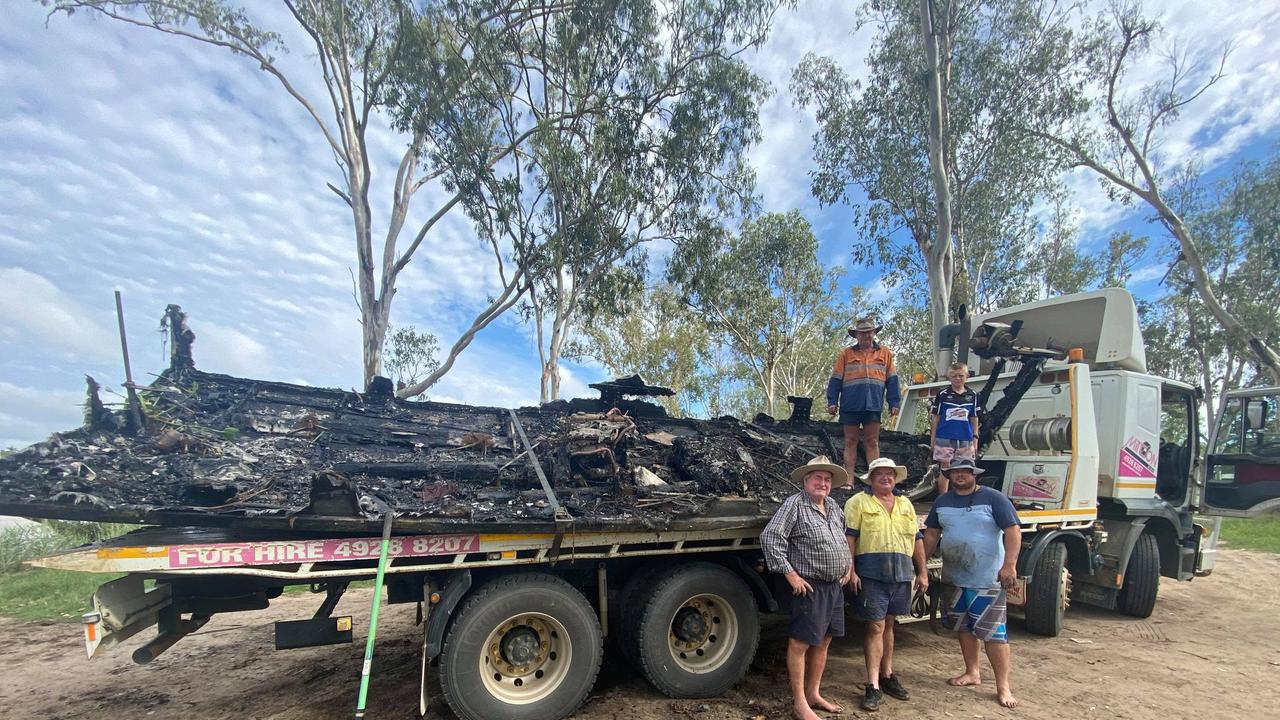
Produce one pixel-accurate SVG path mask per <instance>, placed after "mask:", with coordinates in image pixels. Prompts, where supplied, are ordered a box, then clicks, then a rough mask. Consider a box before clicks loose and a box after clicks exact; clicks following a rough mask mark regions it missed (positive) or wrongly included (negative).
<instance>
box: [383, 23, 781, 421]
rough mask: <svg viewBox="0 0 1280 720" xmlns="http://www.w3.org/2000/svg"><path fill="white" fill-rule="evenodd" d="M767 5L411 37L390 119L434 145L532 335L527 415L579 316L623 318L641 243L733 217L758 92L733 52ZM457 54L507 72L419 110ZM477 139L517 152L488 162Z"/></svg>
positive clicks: (642, 267) (761, 33) (637, 274)
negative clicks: (533, 362) (503, 267)
mask: <svg viewBox="0 0 1280 720" xmlns="http://www.w3.org/2000/svg"><path fill="white" fill-rule="evenodd" d="M778 5H779V3H778V2H770V1H764V0H751V1H748V2H738V1H736V0H735V1H730V0H679V1H678V2H655V0H625V1H614V0H595V1H592V2H579V3H576V4H575V5H574V7H573V10H572V12H568V13H558V14H545V15H543V16H540V17H537V18H534V19H532V20H531V21H530V22H529V23H527V24H525V25H522V26H518V27H517V26H499V27H494V26H492V25H484V26H481V25H475V24H470V25H467V26H465V27H461V28H458V27H454V26H450V25H446V24H444V23H435V24H428V25H425V26H424V30H425V32H424V34H423V36H422V38H421V39H420V40H419V41H417V42H415V43H414V44H413V46H412V48H411V52H406V53H405V54H404V56H403V57H404V61H403V63H404V71H403V72H400V73H398V74H397V79H398V81H399V84H398V85H397V87H396V92H397V94H398V95H399V97H400V98H401V102H402V103H403V106H404V108H405V111H404V112H402V113H400V114H399V116H398V117H399V121H400V123H401V124H402V125H403V126H404V127H405V128H406V129H411V130H412V131H414V132H416V133H421V134H423V135H425V136H426V137H428V138H431V139H432V140H433V141H434V145H435V147H436V148H438V149H439V157H438V158H437V159H436V163H437V164H438V165H439V166H441V167H444V168H446V170H445V178H446V180H447V182H448V183H449V184H450V185H451V186H456V187H459V188H462V189H463V199H462V203H463V205H464V206H465V208H466V211H467V213H468V215H469V216H470V217H471V218H472V219H473V220H474V222H475V227H476V230H477V233H478V234H479V235H480V237H481V238H483V239H484V240H485V241H486V242H488V243H489V244H490V245H491V246H492V247H493V248H494V249H495V255H496V256H497V258H498V261H499V262H500V263H503V262H505V263H506V264H507V268H508V270H507V271H505V272H504V273H503V275H502V278H501V281H502V283H503V295H504V297H505V298H506V299H505V300H504V302H505V303H507V304H512V303H515V302H517V300H518V302H519V303H520V304H521V309H522V310H523V312H524V314H525V316H526V317H527V318H528V319H529V320H530V321H531V322H532V324H533V326H534V333H535V341H536V343H537V347H538V353H539V360H540V364H541V367H542V381H541V398H542V400H543V401H544V402H545V401H548V400H553V399H555V398H557V397H558V395H559V383H560V373H559V362H560V358H561V356H562V354H563V352H564V348H565V345H566V343H567V342H568V341H569V340H570V339H571V338H572V335H573V332H574V329H575V327H576V326H577V324H578V323H580V318H581V317H582V316H583V315H584V314H585V315H590V316H594V317H597V318H598V317H601V316H605V315H609V314H617V313H621V312H623V311H624V310H625V305H626V303H627V302H629V301H630V299H631V298H633V297H634V295H635V293H636V292H637V291H638V289H639V288H640V286H641V285H642V283H643V279H644V275H645V271H646V269H647V265H648V263H647V258H646V256H645V254H644V246H645V245H646V244H647V243H651V242H653V241H656V240H665V241H678V240H680V239H681V238H684V237H686V236H688V235H689V234H690V233H692V232H695V231H696V230H697V228H699V227H701V226H703V225H705V224H708V223H711V222H718V221H720V220H721V219H723V217H724V216H726V215H729V214H732V213H735V212H740V211H741V210H742V209H743V208H744V207H745V206H747V205H748V204H749V202H750V199H751V185H752V177H751V174H750V172H748V170H747V165H746V163H745V155H744V154H745V151H746V149H747V148H748V147H749V146H750V145H751V144H752V143H753V142H755V141H756V140H757V139H758V137H759V128H758V121H757V107H758V105H759V103H760V102H761V100H762V99H763V97H764V94H765V93H766V91H767V86H766V85H765V83H764V82H763V81H761V80H760V79H758V78H757V77H755V76H754V75H753V74H752V73H751V72H750V70H749V69H748V68H747V66H746V65H745V63H744V62H743V61H742V59H741V55H742V53H743V52H745V51H746V50H748V49H750V48H752V47H754V46H756V45H758V44H759V43H760V42H762V41H763V40H764V38H765V37H766V34H767V32H768V29H769V23H770V21H771V19H772V15H773V13H774V11H775V10H776V9H777V7H778ZM473 31H474V34H472V33H473ZM468 52H475V53H479V52H492V53H494V54H495V56H496V57H501V58H507V59H508V60H507V63H506V64H505V65H504V66H501V67H497V64H496V63H494V64H492V65H494V67H495V69H494V70H492V71H491V72H489V73H488V76H487V82H488V83H489V84H488V86H486V87H484V88H482V89H477V90H473V91H471V92H468V94H467V95H466V97H465V98H462V99H461V100H460V101H459V102H457V103H455V104H454V105H453V106H452V107H451V108H449V111H448V112H437V111H432V108H431V105H430V100H431V98H435V97H442V96H445V95H448V94H449V93H450V85H449V84H450V82H452V81H451V77H452V75H453V74H454V72H453V70H452V69H451V68H452V67H453V65H454V64H457V63H461V62H462V60H461V59H462V58H466V57H467V53H468ZM489 65H490V64H486V67H488V66H489ZM421 108H427V109H428V112H420V111H419V110H420V109H421ZM524 138H529V141H528V142H524ZM477 143H478V144H480V145H482V146H484V145H488V146H492V147H516V148H518V149H517V150H515V151H514V152H512V153H511V154H510V155H509V156H505V157H502V158H501V159H500V161H499V162H496V163H495V162H490V161H489V160H488V157H489V156H487V155H484V154H476V153H475V152H474V150H473V146H474V145H475V144H477ZM452 357H453V353H451V354H450V356H449V357H446V359H445V360H444V362H443V363H442V365H441V367H440V368H439V370H438V371H437V372H436V373H434V374H432V375H429V376H427V377H426V378H425V379H424V380H423V381H422V382H421V383H419V384H418V386H415V388H417V387H427V386H429V385H430V384H431V383H432V382H434V381H435V380H436V379H437V378H438V377H439V376H440V375H443V373H444V372H446V371H447V370H448V369H449V366H450V364H451V361H452ZM415 388H410V390H412V389H415Z"/></svg>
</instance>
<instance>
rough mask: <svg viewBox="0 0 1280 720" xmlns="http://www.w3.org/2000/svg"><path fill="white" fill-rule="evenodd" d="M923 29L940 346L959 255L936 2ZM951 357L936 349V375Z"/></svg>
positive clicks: (930, 258) (923, 1) (931, 247)
mask: <svg viewBox="0 0 1280 720" xmlns="http://www.w3.org/2000/svg"><path fill="white" fill-rule="evenodd" d="M920 30H921V35H922V37H923V40H924V51H925V60H926V64H927V68H928V70H927V72H928V93H927V97H928V103H929V170H930V176H931V179H932V181H933V192H934V202H935V205H936V208H937V210H936V214H937V222H936V224H935V227H934V231H935V235H934V237H933V239H932V241H930V242H929V244H928V246H927V247H926V248H922V249H923V250H924V256H925V265H926V267H927V268H928V273H927V274H928V278H929V317H930V319H931V321H932V323H931V325H932V331H933V337H932V338H931V339H930V345H932V346H933V347H934V348H935V349H936V348H937V342H938V335H939V333H940V332H941V330H942V328H943V327H944V326H945V325H946V324H947V323H948V321H949V320H950V314H951V313H950V301H951V280H952V274H953V272H954V261H955V256H954V255H953V254H952V246H951V183H950V173H949V172H948V170H947V166H946V160H945V151H944V148H943V129H944V125H943V116H944V114H945V112H946V111H945V109H944V105H945V103H946V98H945V97H943V95H942V78H941V76H940V72H941V70H940V66H939V52H938V38H937V35H936V34H935V33H934V19H933V3H932V1H931V0H920ZM949 364H950V360H949V358H948V357H947V353H945V352H943V351H941V350H935V353H934V366H935V370H936V376H937V377H942V376H943V375H945V374H946V372H947V365H949Z"/></svg>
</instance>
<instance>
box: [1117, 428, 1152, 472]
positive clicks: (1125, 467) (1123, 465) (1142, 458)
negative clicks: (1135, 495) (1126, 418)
mask: <svg viewBox="0 0 1280 720" xmlns="http://www.w3.org/2000/svg"><path fill="white" fill-rule="evenodd" d="M1119 474H1120V476H1121V477H1138V478H1153V477H1155V476H1156V457H1155V453H1153V452H1151V443H1149V442H1146V441H1145V440H1139V439H1138V438H1135V437H1131V438H1129V440H1128V441H1127V442H1126V443H1125V444H1124V447H1123V448H1122V449H1121V450H1120V473H1119Z"/></svg>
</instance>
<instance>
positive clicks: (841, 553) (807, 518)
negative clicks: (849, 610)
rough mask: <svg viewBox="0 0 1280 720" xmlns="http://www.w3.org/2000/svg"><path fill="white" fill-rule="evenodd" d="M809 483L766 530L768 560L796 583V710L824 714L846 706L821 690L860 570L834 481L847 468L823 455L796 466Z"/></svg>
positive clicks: (792, 664)
mask: <svg viewBox="0 0 1280 720" xmlns="http://www.w3.org/2000/svg"><path fill="white" fill-rule="evenodd" d="M791 479H792V480H794V481H796V482H797V483H802V484H803V486H804V490H803V491H801V492H798V493H796V494H795V495H792V496H791V497H789V498H787V499H786V500H784V501H783V503H782V506H781V507H779V508H778V511H777V512H775V513H774V514H773V518H772V519H770V520H769V524H768V525H767V526H766V527H765V529H764V531H763V532H761V533H760V545H761V548H762V549H763V550H764V558H765V563H766V564H767V565H768V566H769V569H770V570H772V571H773V572H776V573H780V574H781V575H782V576H783V577H784V578H786V580H787V584H788V585H790V586H791V594H792V596H793V597H792V599H791V625H790V627H789V628H788V635H790V639H789V640H788V642H787V677H788V678H789V680H790V683H791V699H792V704H793V707H792V710H793V712H794V713H795V716H796V717H797V718H799V719H800V720H818V716H817V715H816V714H815V713H814V712H813V711H814V710H815V709H817V710H821V711H823V712H832V713H838V712H840V711H841V710H842V708H841V707H840V706H839V705H836V704H835V703H833V702H830V701H828V700H826V699H825V698H823V697H822V695H821V694H820V693H819V692H818V686H819V685H820V684H821V683H822V671H823V670H824V669H825V667H826V664H827V647H828V646H829V645H830V644H831V638H832V637H838V636H842V635H844V592H843V590H842V586H843V585H844V584H845V583H846V582H848V580H849V575H850V573H851V572H852V571H853V557H852V556H851V555H850V554H849V546H848V543H847V542H846V541H845V525H844V513H843V512H842V511H841V509H840V504H839V503H837V502H836V501H835V500H832V499H831V497H830V495H831V486H832V484H833V483H835V482H838V483H839V484H842V485H843V484H844V482H845V480H846V479H847V476H846V475H845V472H844V468H842V467H840V466H839V465H834V464H832V463H831V462H830V461H829V460H828V459H827V458H825V457H821V456H819V457H816V458H814V459H813V460H811V461H809V463H808V464H806V465H802V466H800V467H799V468H796V470H795V471H794V472H793V473H791Z"/></svg>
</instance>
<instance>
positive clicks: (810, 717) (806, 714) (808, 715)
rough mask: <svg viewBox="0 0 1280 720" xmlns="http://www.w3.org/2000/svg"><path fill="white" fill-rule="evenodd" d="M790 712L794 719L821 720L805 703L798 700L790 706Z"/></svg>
mask: <svg viewBox="0 0 1280 720" xmlns="http://www.w3.org/2000/svg"><path fill="white" fill-rule="evenodd" d="M791 714H792V715H794V716H795V718H796V720H822V718H820V717H818V715H817V713H815V712H814V711H813V710H812V709H811V708H810V707H809V706H808V705H807V704H805V703H802V702H798V703H794V704H792V706H791Z"/></svg>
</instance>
